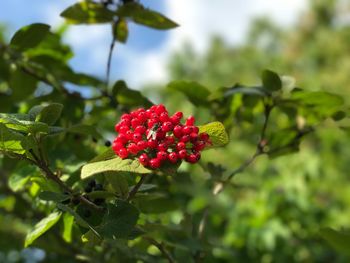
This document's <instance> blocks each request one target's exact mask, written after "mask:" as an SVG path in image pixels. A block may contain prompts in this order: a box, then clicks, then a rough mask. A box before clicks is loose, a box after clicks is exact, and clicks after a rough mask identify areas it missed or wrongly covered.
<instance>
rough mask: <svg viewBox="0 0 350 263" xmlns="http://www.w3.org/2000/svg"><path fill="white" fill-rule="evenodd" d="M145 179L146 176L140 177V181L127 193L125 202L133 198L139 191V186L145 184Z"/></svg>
mask: <svg viewBox="0 0 350 263" xmlns="http://www.w3.org/2000/svg"><path fill="white" fill-rule="evenodd" d="M146 178H147V175H141V178H140V180H139V181H138V182H137V184H136V185H135V186H134V187H133V188H132V189H131V191H130V192H129V194H128V197H127V198H126V201H130V200H131V199H133V198H134V196H135V195H136V193H137V191H138V190H139V189H140V187H141V185H142V184H143V183H144V182H145V180H146Z"/></svg>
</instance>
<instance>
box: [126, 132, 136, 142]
mask: <svg viewBox="0 0 350 263" xmlns="http://www.w3.org/2000/svg"><path fill="white" fill-rule="evenodd" d="M125 136H126V138H127V139H128V140H132V139H133V136H134V133H133V132H132V131H130V130H129V131H127V132H126V133H125Z"/></svg>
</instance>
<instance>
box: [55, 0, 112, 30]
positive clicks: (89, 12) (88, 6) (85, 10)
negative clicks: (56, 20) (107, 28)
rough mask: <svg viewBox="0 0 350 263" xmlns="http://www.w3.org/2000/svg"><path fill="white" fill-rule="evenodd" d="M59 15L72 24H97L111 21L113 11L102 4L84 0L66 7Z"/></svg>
mask: <svg viewBox="0 0 350 263" xmlns="http://www.w3.org/2000/svg"><path fill="white" fill-rule="evenodd" d="M61 16H62V17H64V18H65V19H67V20H68V22H71V23H74V24H97V23H108V22H112V21H113V17H114V13H113V12H112V11H110V10H109V9H107V8H106V7H104V6H103V5H102V4H97V3H94V2H92V1H90V0H85V1H82V2H79V3H76V4H74V5H72V6H70V7H68V8H67V9H66V10H64V11H63V12H62V13H61Z"/></svg>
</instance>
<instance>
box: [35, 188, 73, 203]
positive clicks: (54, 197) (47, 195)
mask: <svg viewBox="0 0 350 263" xmlns="http://www.w3.org/2000/svg"><path fill="white" fill-rule="evenodd" d="M38 197H39V198H40V199H41V200H44V201H54V202H57V203H58V202H62V201H66V200H68V199H69V198H70V196H69V195H66V194H60V193H56V192H50V191H43V192H40V193H39V196H38Z"/></svg>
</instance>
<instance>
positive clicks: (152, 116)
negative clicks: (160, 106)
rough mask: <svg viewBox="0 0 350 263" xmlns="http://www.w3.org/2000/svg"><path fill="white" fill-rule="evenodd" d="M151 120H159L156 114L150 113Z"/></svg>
mask: <svg viewBox="0 0 350 263" xmlns="http://www.w3.org/2000/svg"><path fill="white" fill-rule="evenodd" d="M150 118H151V119H155V120H159V115H158V114H157V113H155V112H154V113H152V114H151V117H150Z"/></svg>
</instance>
